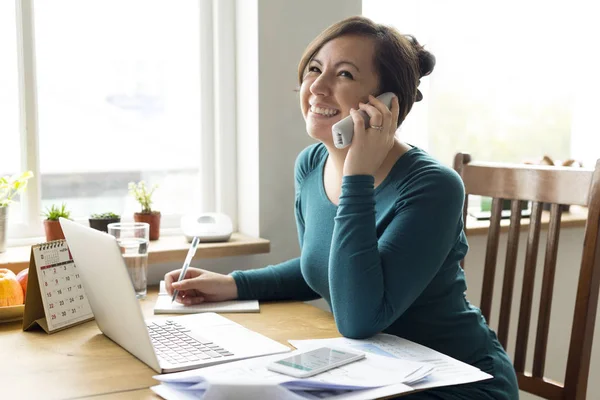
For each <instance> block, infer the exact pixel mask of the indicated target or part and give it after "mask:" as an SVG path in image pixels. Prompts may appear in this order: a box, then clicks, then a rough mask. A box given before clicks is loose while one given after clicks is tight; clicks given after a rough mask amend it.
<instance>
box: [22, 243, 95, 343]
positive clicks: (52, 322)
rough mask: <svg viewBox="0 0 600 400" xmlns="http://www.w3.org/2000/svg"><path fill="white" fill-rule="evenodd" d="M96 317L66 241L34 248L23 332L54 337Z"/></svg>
mask: <svg viewBox="0 0 600 400" xmlns="http://www.w3.org/2000/svg"><path fill="white" fill-rule="evenodd" d="M93 318H94V315H93V314H92V310H91V308H90V305H89V303H88V300H87V297H86V296H85V291H84V289H83V286H82V283H81V280H80V278H79V273H78V272H77V266H76V265H75V263H74V262H73V258H72V256H71V252H70V251H69V248H68V246H67V242H66V240H55V241H52V242H48V243H42V244H37V245H35V246H32V247H31V256H30V259H29V278H28V281H27V296H26V297H25V311H24V313H23V330H24V331H26V330H30V329H33V328H34V327H36V326H39V327H41V328H42V329H43V330H44V331H45V332H46V333H49V334H50V333H54V332H57V331H60V330H62V329H66V328H69V327H71V326H73V325H77V324H81V323H83V322H86V321H89V320H92V319H93Z"/></svg>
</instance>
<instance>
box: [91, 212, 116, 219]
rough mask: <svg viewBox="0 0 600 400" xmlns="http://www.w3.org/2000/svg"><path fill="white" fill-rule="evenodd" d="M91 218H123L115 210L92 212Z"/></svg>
mask: <svg viewBox="0 0 600 400" xmlns="http://www.w3.org/2000/svg"><path fill="white" fill-rule="evenodd" d="M90 218H92V219H119V218H121V216H120V215H118V214H115V213H113V212H105V213H100V214H92V215H91V216H90Z"/></svg>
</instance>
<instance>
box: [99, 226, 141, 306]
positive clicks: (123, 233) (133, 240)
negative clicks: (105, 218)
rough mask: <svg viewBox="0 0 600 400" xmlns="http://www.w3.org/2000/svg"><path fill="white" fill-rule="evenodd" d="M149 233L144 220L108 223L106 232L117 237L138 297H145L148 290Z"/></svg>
mask: <svg viewBox="0 0 600 400" xmlns="http://www.w3.org/2000/svg"><path fill="white" fill-rule="evenodd" d="M149 233H150V225H149V224H147V223H146V222H117V223H112V224H108V234H109V235H112V236H114V237H115V238H117V243H118V244H119V247H120V248H121V254H122V255H123V259H124V260H125V265H126V266H127V272H129V278H131V283H132V284H133V288H134V290H135V295H136V297H137V298H138V299H145V298H146V294H147V292H148V243H149V242H148V240H149Z"/></svg>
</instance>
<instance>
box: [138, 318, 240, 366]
mask: <svg viewBox="0 0 600 400" xmlns="http://www.w3.org/2000/svg"><path fill="white" fill-rule="evenodd" d="M148 332H149V333H150V340H151V341H152V345H153V346H154V350H155V351H156V355H157V356H158V358H159V359H164V360H166V361H168V362H170V363H171V364H184V363H193V362H199V361H203V360H208V359H218V358H223V357H231V356H233V353H231V352H229V351H227V350H226V349H224V348H223V347H221V346H219V345H217V344H215V343H213V342H212V341H211V340H206V339H203V338H202V337H200V336H198V335H197V334H195V333H192V332H191V331H190V330H189V329H188V328H186V327H185V326H183V325H180V324H178V323H176V322H173V321H171V320H165V321H156V322H152V323H150V324H149V325H148Z"/></svg>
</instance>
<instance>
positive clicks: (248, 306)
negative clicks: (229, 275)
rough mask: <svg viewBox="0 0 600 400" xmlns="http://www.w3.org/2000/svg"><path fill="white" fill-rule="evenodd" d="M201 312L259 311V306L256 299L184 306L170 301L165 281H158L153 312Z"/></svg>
mask: <svg viewBox="0 0 600 400" xmlns="http://www.w3.org/2000/svg"><path fill="white" fill-rule="evenodd" d="M202 312H216V313H246V312H260V307H259V305H258V300H232V301H220V302H216V303H202V304H196V305H192V306H185V305H183V304H181V303H178V302H176V301H175V302H171V296H169V294H168V293H167V290H166V289H165V281H160V290H159V292H158V299H157V300H156V304H155V305H154V314H194V313H202Z"/></svg>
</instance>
